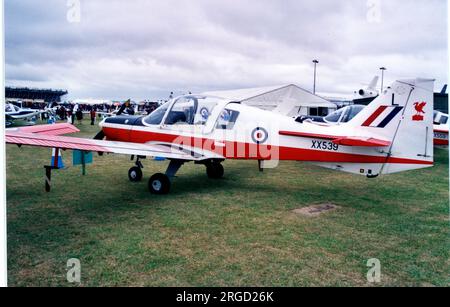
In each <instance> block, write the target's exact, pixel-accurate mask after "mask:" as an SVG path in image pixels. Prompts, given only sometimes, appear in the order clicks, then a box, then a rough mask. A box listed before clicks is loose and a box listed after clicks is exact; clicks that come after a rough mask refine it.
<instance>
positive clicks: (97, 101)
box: [72, 98, 112, 106]
mask: <svg viewBox="0 0 450 307" xmlns="http://www.w3.org/2000/svg"><path fill="white" fill-rule="evenodd" d="M72 103H73V104H85V105H91V106H93V105H99V104H109V105H111V104H112V102H111V100H105V99H92V98H88V99H75V100H73V101H72Z"/></svg>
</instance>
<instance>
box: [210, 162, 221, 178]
mask: <svg viewBox="0 0 450 307" xmlns="http://www.w3.org/2000/svg"><path fill="white" fill-rule="evenodd" d="M224 173H225V171H224V169H223V166H222V164H220V163H211V164H208V165H207V166H206V174H207V175H208V177H209V178H211V179H220V178H222V177H223V175H224Z"/></svg>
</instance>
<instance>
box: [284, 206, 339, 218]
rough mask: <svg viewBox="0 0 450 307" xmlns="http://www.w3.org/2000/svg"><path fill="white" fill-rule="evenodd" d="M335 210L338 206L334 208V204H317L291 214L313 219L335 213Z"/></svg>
mask: <svg viewBox="0 0 450 307" xmlns="http://www.w3.org/2000/svg"><path fill="white" fill-rule="evenodd" d="M337 209H339V206H336V205H334V204H319V205H312V206H309V207H304V208H299V209H295V210H293V212H294V213H295V214H300V215H303V216H307V217H315V216H319V215H321V214H324V213H327V212H330V211H335V210H337Z"/></svg>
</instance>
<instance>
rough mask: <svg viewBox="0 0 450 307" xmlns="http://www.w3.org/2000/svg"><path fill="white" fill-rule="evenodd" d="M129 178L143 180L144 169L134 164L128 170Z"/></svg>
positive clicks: (136, 180)
mask: <svg viewBox="0 0 450 307" xmlns="http://www.w3.org/2000/svg"><path fill="white" fill-rule="evenodd" d="M128 179H130V181H131V182H139V181H141V180H142V170H141V169H140V168H139V167H137V166H133V167H132V168H130V170H129V171H128Z"/></svg>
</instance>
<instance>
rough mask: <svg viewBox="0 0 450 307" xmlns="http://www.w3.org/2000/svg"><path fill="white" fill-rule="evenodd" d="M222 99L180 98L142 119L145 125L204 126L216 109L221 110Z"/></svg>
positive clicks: (193, 96)
mask: <svg viewBox="0 0 450 307" xmlns="http://www.w3.org/2000/svg"><path fill="white" fill-rule="evenodd" d="M225 104H226V101H225V100H223V99H222V98H217V97H211V96H200V95H187V96H180V97H178V98H175V99H174V100H172V101H170V102H167V103H165V104H164V105H162V106H160V107H159V108H158V109H156V110H155V111H153V112H152V113H151V114H150V115H148V116H147V117H145V118H144V123H146V124H147V125H159V124H164V125H205V124H206V122H207V121H208V119H209V118H210V116H211V115H212V114H213V111H214V110H215V108H216V107H220V108H223V107H224V106H225Z"/></svg>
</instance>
